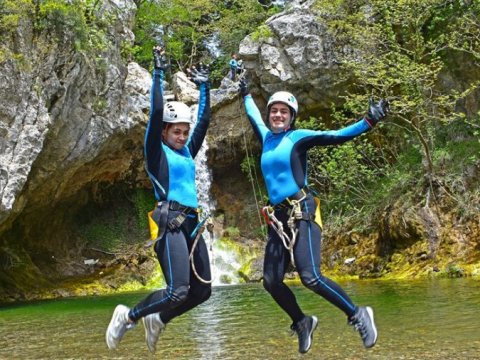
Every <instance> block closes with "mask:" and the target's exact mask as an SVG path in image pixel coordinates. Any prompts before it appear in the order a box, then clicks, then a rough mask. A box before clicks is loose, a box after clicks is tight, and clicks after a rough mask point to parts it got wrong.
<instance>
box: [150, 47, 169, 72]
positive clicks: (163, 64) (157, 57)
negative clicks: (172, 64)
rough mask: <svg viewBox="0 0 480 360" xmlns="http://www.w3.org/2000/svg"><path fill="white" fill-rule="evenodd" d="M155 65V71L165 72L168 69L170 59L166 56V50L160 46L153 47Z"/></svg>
mask: <svg viewBox="0 0 480 360" xmlns="http://www.w3.org/2000/svg"><path fill="white" fill-rule="evenodd" d="M153 64H154V67H155V69H159V70H163V71H165V70H166V69H167V67H168V59H167V57H166V55H165V49H164V48H162V47H161V46H159V45H157V46H154V47H153Z"/></svg>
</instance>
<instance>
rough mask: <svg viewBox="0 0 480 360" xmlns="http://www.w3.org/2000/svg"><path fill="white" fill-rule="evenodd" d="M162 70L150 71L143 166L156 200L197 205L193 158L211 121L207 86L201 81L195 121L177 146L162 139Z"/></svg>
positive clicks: (190, 205)
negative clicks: (180, 147)
mask: <svg viewBox="0 0 480 360" xmlns="http://www.w3.org/2000/svg"><path fill="white" fill-rule="evenodd" d="M162 84H163V71H162V70H159V69H155V70H154V71H153V82H152V90H151V96H150V101H151V111H150V119H149V122H148V126H147V131H146V133H145V142H144V144H145V148H144V151H145V159H146V170H147V173H148V176H149V177H150V180H151V181H152V183H153V189H154V192H155V197H156V199H157V200H158V201H165V200H167V201H172V200H173V201H177V202H179V203H180V204H181V205H183V206H188V207H192V208H197V207H198V199H197V191H196V186H195V161H194V160H193V159H194V158H195V156H196V155H197V153H198V151H199V150H200V147H201V146H202V143H203V140H204V138H205V135H206V133H207V128H208V124H209V122H210V90H209V87H208V84H206V83H202V84H200V98H199V103H198V117H197V122H196V124H195V126H194V128H193V130H192V131H191V132H190V136H189V138H188V141H187V143H186V144H185V146H184V147H183V148H182V149H180V150H175V149H173V148H171V147H169V146H168V145H167V144H166V143H164V142H163V141H162V131H163V126H164V122H163V88H162Z"/></svg>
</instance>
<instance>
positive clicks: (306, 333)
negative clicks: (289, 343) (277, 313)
mask: <svg viewBox="0 0 480 360" xmlns="http://www.w3.org/2000/svg"><path fill="white" fill-rule="evenodd" d="M317 323H318V320H317V318H316V316H305V317H304V318H303V319H302V320H300V321H298V322H296V323H294V324H292V325H291V326H290V329H292V331H294V332H295V333H297V336H298V351H299V352H300V353H302V354H305V353H306V352H307V351H308V350H310V347H311V346H312V334H313V332H314V331H315V329H316V328H317Z"/></svg>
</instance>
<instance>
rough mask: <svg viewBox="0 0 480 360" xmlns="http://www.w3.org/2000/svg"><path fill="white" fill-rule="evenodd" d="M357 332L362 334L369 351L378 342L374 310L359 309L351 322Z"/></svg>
mask: <svg viewBox="0 0 480 360" xmlns="http://www.w3.org/2000/svg"><path fill="white" fill-rule="evenodd" d="M348 324H349V325H352V326H353V327H354V328H355V330H357V331H358V332H359V333H360V336H361V337H362V341H363V345H364V346H365V347H366V348H367V349H368V348H371V347H372V346H373V345H375V343H376V342H377V335H378V334H377V328H376V327H375V322H374V321H373V310H372V308H371V307H369V306H367V307H359V308H358V309H357V311H356V312H355V315H353V316H352V317H351V318H350V319H349V321H348Z"/></svg>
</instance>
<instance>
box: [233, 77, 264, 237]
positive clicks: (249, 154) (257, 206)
mask: <svg viewBox="0 0 480 360" xmlns="http://www.w3.org/2000/svg"><path fill="white" fill-rule="evenodd" d="M245 73H246V70H245V71H243V73H242V75H243V74H245ZM238 104H239V108H240V109H241V108H242V104H241V99H240V98H239V99H238ZM240 112H241V113H242V120H245V121H248V120H247V119H246V115H245V111H241V110H240ZM245 121H242V135H243V142H244V146H245V155H246V157H247V165H248V175H249V179H250V184H251V185H252V191H253V197H254V199H255V206H256V208H257V215H258V221H259V223H260V228H263V225H264V224H263V222H262V215H261V214H260V206H259V201H258V199H257V192H256V191H255V182H256V183H257V186H258V192H259V194H260V196H261V197H263V194H262V190H261V187H260V183H259V181H258V175H257V170H256V169H255V166H254V167H253V168H254V171H255V179H254V177H253V174H252V167H251V165H250V156H251V154H252V153H251V151H250V152H249V150H248V143H247V136H246V130H245V127H244V124H245Z"/></svg>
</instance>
